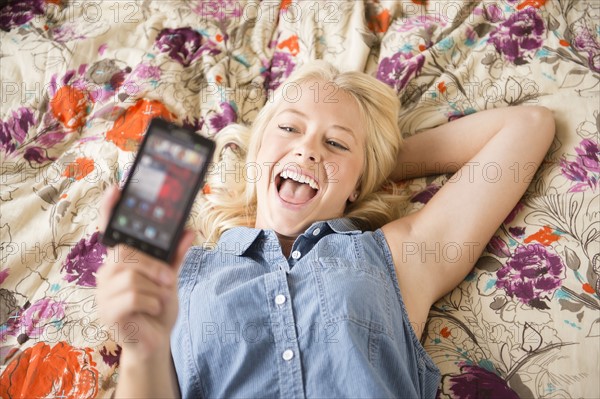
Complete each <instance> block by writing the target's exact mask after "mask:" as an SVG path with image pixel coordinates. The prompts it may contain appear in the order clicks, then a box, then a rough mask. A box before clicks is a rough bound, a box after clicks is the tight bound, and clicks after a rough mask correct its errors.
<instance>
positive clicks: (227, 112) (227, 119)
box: [210, 103, 237, 132]
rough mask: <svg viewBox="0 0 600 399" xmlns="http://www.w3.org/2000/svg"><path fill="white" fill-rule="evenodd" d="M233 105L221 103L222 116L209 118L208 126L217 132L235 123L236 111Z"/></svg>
mask: <svg viewBox="0 0 600 399" xmlns="http://www.w3.org/2000/svg"><path fill="white" fill-rule="evenodd" d="M232 104H233V103H221V109H222V110H223V113H222V114H217V115H215V116H213V117H212V118H210V126H211V127H212V128H213V129H215V130H216V131H217V132H218V131H220V130H221V129H223V128H224V127H225V126H227V125H229V124H230V123H234V122H236V121H237V111H236V109H235V108H234V107H235V104H233V105H232Z"/></svg>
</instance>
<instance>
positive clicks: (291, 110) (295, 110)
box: [277, 108, 357, 142]
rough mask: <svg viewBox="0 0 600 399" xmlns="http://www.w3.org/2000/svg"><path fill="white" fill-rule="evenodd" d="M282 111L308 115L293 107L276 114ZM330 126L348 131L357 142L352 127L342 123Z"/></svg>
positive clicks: (306, 116) (304, 116) (303, 115)
mask: <svg viewBox="0 0 600 399" xmlns="http://www.w3.org/2000/svg"><path fill="white" fill-rule="evenodd" d="M284 112H291V113H292V114H296V115H298V116H301V117H303V118H305V119H307V118H308V115H306V114H305V113H304V112H302V111H298V110H297V109H293V108H286V109H284V110H282V111H281V112H279V113H278V114H277V115H281V114H283V113H284ZM331 127H333V128H336V129H340V130H343V131H345V132H347V133H349V134H350V135H351V136H352V138H353V139H354V141H355V142H357V140H356V136H355V135H354V131H353V130H352V129H350V128H348V127H345V126H342V125H332V126H331Z"/></svg>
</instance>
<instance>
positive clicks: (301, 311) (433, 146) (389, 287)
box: [98, 62, 554, 398]
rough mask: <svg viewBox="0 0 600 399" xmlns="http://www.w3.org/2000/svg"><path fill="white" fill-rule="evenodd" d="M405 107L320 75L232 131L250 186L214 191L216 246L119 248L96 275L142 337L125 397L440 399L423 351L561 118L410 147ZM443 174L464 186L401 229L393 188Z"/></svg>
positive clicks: (124, 376)
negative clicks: (436, 308) (434, 320)
mask: <svg viewBox="0 0 600 399" xmlns="http://www.w3.org/2000/svg"><path fill="white" fill-rule="evenodd" d="M399 109H400V104H399V101H398V99H397V97H396V95H395V93H394V92H393V90H392V89H390V88H389V87H387V86H386V85H385V84H383V83H381V82H379V81H377V80H376V79H375V78H373V77H370V76H367V75H366V74H362V73H356V72H345V73H340V72H338V71H337V70H336V69H335V68H334V67H332V66H331V65H329V64H327V63H325V62H314V63H311V64H307V65H305V66H303V67H302V68H300V70H299V71H297V72H296V73H295V74H293V75H292V76H291V77H290V79H289V80H288V81H287V82H286V83H284V84H283V85H282V86H281V87H280V88H279V89H278V90H277V92H276V93H275V95H274V97H273V99H271V100H269V101H267V104H266V105H265V107H264V108H263V109H262V110H261V112H260V113H259V115H258V116H257V118H256V120H255V122H254V124H253V126H252V128H251V129H250V130H248V131H247V132H244V131H241V130H240V129H241V128H240V127H237V128H230V129H229V130H227V131H224V132H221V133H219V138H220V141H223V142H227V141H229V138H230V137H229V133H228V132H229V131H230V130H235V132H234V133H235V134H234V136H235V137H237V138H240V137H242V141H243V138H244V137H249V144H248V145H247V146H244V145H243V143H241V142H240V143H239V144H240V145H242V148H244V149H247V154H246V157H245V162H246V163H245V164H242V171H243V172H244V173H242V174H241V176H243V177H245V179H238V180H239V183H238V184H236V183H235V181H234V182H223V183H222V184H220V185H219V183H218V180H219V178H220V176H219V175H218V174H215V176H213V178H212V180H211V192H212V193H211V194H210V195H209V196H208V199H207V201H206V202H205V203H204V205H203V211H202V213H201V214H202V215H203V216H202V218H203V222H204V229H203V230H204V234H205V235H206V236H207V238H208V240H209V241H211V242H215V243H216V245H210V246H207V245H205V246H202V247H192V248H191V249H189V247H190V245H191V242H192V241H193V237H194V236H193V234H192V233H191V232H186V234H185V235H184V237H183V239H182V241H181V245H180V246H179V251H178V254H177V256H176V259H175V260H174V261H173V263H172V264H171V265H167V264H164V263H161V262H159V261H156V260H154V259H152V258H149V257H147V256H145V255H143V254H140V253H135V256H134V260H135V262H133V263H132V261H131V257H128V259H129V261H128V262H124V261H123V258H124V257H123V256H119V255H118V251H122V250H125V248H124V247H123V246H119V247H117V248H116V249H115V251H117V252H115V253H114V254H111V255H109V256H108V258H107V261H106V264H105V265H104V266H103V267H102V268H101V269H100V271H99V273H98V305H99V310H100V313H101V317H102V318H103V321H104V322H105V323H107V324H109V325H114V324H115V323H117V324H118V326H119V327H120V328H122V329H126V328H130V325H128V323H135V326H136V334H135V337H134V338H135V339H133V340H130V341H134V342H127V341H124V342H121V345H122V347H123V352H122V355H121V360H120V368H119V370H120V371H119V383H118V388H117V397H136V396H141V397H152V396H154V397H177V396H183V397H245V398H251V397H252V398H254V397H286V398H288V397H290V398H291V397H420V398H424V397H434V396H435V393H436V389H437V386H438V384H439V378H440V374H439V371H438V369H437V367H436V366H435V365H434V364H433V362H432V360H431V359H430V358H429V356H428V355H427V353H426V352H425V351H424V349H423V347H422V346H421V345H420V343H419V338H420V336H421V334H422V333H423V331H422V326H424V324H425V321H426V318H427V315H428V311H429V308H430V306H431V305H432V304H433V303H434V302H435V301H436V300H437V299H439V298H440V297H441V296H443V295H444V294H446V293H447V292H449V291H450V290H452V289H453V288H454V287H456V286H457V285H458V284H459V283H460V282H461V281H462V280H463V278H464V277H465V276H466V275H467V273H468V272H469V271H470V270H471V268H472V267H473V265H474V263H475V262H476V260H477V258H478V257H479V255H480V254H481V252H482V251H483V249H484V248H485V246H486V244H487V242H488V241H489V240H490V238H491V237H492V235H493V234H494V232H495V231H496V229H497V228H498V226H499V225H500V224H501V223H502V221H503V220H504V218H505V217H506V216H507V215H508V213H509V212H510V211H511V209H512V208H513V207H514V205H515V204H516V202H517V201H518V200H519V198H520V197H521V196H522V195H523V193H524V192H525V190H526V188H527V186H528V183H529V181H526V180H525V179H523V178H521V177H520V176H524V175H528V176H531V174H532V173H525V172H531V171H532V168H533V169H536V168H537V167H538V166H539V164H540V163H541V161H542V159H543V158H544V155H545V153H546V151H547V150H548V148H549V146H550V144H551V142H552V139H553V137H554V121H553V118H552V115H551V113H550V112H549V111H548V110H547V109H545V108H543V107H537V106H527V107H511V108H505V109H495V110H489V111H482V112H479V113H476V114H473V115H469V116H465V117H463V118H461V119H458V120H455V121H453V122H450V123H447V124H445V125H442V126H439V127H436V128H433V129H430V130H428V131H423V132H420V133H418V134H416V135H413V136H412V137H410V138H408V139H406V140H404V141H403V140H402V137H401V133H400V131H399V129H398V125H397V122H398V110H399ZM515 168H520V170H521V172H522V173H519V174H515V173H514V169H515ZM436 171H437V172H439V173H442V172H443V173H448V172H455V173H454V176H453V178H452V179H450V180H449V181H448V182H447V183H446V184H445V185H444V186H443V187H442V188H441V189H440V190H439V191H438V192H437V193H436V194H435V195H434V196H433V198H432V199H431V200H430V201H429V202H428V203H427V204H426V205H425V206H424V207H423V208H422V209H420V210H418V211H416V212H413V213H411V214H409V215H407V216H402V217H400V212H399V209H400V207H399V205H398V197H394V196H391V195H389V194H387V193H386V192H385V191H383V187H384V186H385V184H386V183H389V181H390V180H401V179H407V178H413V177H417V176H421V175H424V174H426V173H435V172H436ZM515 176H519V179H515ZM234 180H235V179H234ZM117 197H118V191H117V190H116V189H112V190H111V192H110V194H109V195H107V197H106V200H105V204H104V213H105V214H107V213H108V209H110V207H111V206H112V205H113V204H114V202H115V201H116V199H117ZM188 249H189V250H188ZM180 265H181V266H180ZM129 331H131V330H129Z"/></svg>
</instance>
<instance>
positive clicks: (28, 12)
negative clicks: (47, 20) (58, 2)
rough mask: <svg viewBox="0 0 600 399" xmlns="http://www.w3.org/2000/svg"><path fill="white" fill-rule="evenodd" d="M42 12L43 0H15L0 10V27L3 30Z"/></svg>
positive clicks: (27, 20) (22, 22) (7, 29)
mask: <svg viewBox="0 0 600 399" xmlns="http://www.w3.org/2000/svg"><path fill="white" fill-rule="evenodd" d="M43 13H44V1H43V0H15V1H13V2H12V3H10V4H7V5H5V6H4V7H3V8H2V9H1V10H0V29H2V30H3V31H5V32H8V31H10V30H11V29H12V28H14V27H16V26H21V25H23V24H26V23H27V22H29V21H31V20H32V19H33V17H34V16H36V15H41V14H43Z"/></svg>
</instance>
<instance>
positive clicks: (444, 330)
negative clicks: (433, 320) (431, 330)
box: [440, 327, 452, 338]
mask: <svg viewBox="0 0 600 399" xmlns="http://www.w3.org/2000/svg"><path fill="white" fill-rule="evenodd" d="M440 334H441V335H442V337H444V338H448V337H449V336H450V335H452V333H450V330H449V329H448V327H444V328H442V330H441V331H440Z"/></svg>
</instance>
